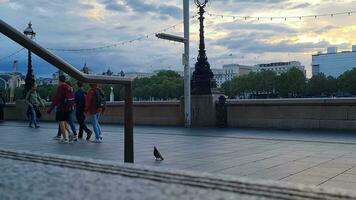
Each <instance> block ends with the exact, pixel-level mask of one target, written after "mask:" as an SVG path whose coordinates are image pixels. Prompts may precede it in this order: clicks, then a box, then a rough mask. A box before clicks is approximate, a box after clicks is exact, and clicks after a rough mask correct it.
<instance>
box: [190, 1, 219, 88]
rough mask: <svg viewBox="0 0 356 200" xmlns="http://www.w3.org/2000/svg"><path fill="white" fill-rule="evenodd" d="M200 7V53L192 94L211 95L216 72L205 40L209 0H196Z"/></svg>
mask: <svg viewBox="0 0 356 200" xmlns="http://www.w3.org/2000/svg"><path fill="white" fill-rule="evenodd" d="M194 2H195V4H196V5H197V7H198V8H199V12H198V14H199V23H200V29H199V32H200V34H199V38H200V41H199V55H198V58H197V62H196V64H195V70H194V72H193V77H192V94H193V95H209V94H211V86H214V85H215V84H214V79H213V78H214V74H213V72H212V71H211V69H210V64H209V62H208V57H207V56H206V51H205V42H204V13H205V10H204V8H205V6H206V4H207V3H208V0H194Z"/></svg>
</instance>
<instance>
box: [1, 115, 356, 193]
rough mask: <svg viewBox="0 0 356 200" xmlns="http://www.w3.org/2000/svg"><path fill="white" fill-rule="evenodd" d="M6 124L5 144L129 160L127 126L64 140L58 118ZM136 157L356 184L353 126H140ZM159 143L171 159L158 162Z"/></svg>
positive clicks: (166, 164)
mask: <svg viewBox="0 0 356 200" xmlns="http://www.w3.org/2000/svg"><path fill="white" fill-rule="evenodd" d="M41 125H42V126H41V128H40V129H31V128H28V127H27V126H26V123H22V122H5V123H2V124H0V138H1V139H0V148H5V149H18V150H30V151H33V152H45V153H54V154H63V155H73V156H80V157H88V158H95V159H102V160H114V161H118V162H122V161H123V137H122V136H123V127H122V126H111V125H106V126H104V127H103V131H104V143H102V144H94V143H87V142H85V141H81V142H77V143H75V144H69V145H63V144H58V143H56V142H55V141H54V140H52V137H53V136H54V135H55V134H56V132H57V129H56V128H57V125H56V124H54V123H42V124H41ZM134 133H135V162H136V163H139V164H144V165H150V166H161V167H167V168H171V169H183V170H191V171H200V172H211V173H222V174H231V175H234V176H246V177H251V178H259V179H269V180H276V181H286V182H292V183H302V184H308V185H313V186H325V187H334V188H341V189H349V190H355V189H356V134H354V133H352V132H316V131H273V130H244V129H184V128H179V127H147V126H138V127H135V130H134ZM153 145H156V146H157V147H158V148H159V150H160V151H161V152H162V154H163V156H164V157H165V160H164V161H163V162H156V161H154V159H153V156H152V150H153Z"/></svg>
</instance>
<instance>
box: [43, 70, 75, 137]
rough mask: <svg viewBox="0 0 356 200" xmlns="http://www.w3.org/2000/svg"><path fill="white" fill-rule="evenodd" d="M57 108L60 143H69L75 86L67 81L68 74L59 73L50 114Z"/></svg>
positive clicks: (49, 110)
mask: <svg viewBox="0 0 356 200" xmlns="http://www.w3.org/2000/svg"><path fill="white" fill-rule="evenodd" d="M54 108H56V121H58V123H59V127H60V131H61V134H62V139H61V140H60V141H59V142H60V143H64V144H67V143H69V133H68V134H67V132H66V127H67V121H68V120H69V118H70V116H69V115H70V114H71V112H72V111H73V110H74V95H73V88H72V87H70V86H69V85H68V84H67V83H66V76H65V75H59V77H58V87H57V91H56V96H55V97H54V99H53V102H52V105H51V107H50V108H49V109H48V110H47V113H48V114H50V113H51V112H52V110H53V109H54Z"/></svg>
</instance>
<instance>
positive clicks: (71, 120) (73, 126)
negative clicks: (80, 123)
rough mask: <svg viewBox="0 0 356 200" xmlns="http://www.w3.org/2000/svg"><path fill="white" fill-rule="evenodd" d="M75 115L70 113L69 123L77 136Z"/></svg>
mask: <svg viewBox="0 0 356 200" xmlns="http://www.w3.org/2000/svg"><path fill="white" fill-rule="evenodd" d="M73 113H74V112H73V111H72V112H70V114H69V118H68V121H67V122H68V124H69V126H70V129H72V132H73V134H74V135H77V130H76V128H75V124H74V114H73Z"/></svg>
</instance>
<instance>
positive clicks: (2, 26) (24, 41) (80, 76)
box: [0, 19, 134, 163]
mask: <svg viewBox="0 0 356 200" xmlns="http://www.w3.org/2000/svg"><path fill="white" fill-rule="evenodd" d="M0 32H1V33H2V34H4V35H5V36H7V37H8V38H10V39H11V40H13V41H15V42H16V43H18V44H19V45H21V46H23V47H24V48H26V49H28V50H29V51H31V52H33V53H34V54H36V55H37V56H39V57H41V58H42V59H44V60H45V61H47V62H48V63H50V64H52V65H53V66H55V67H57V68H58V69H60V70H62V71H63V72H65V73H66V74H68V75H69V76H71V77H73V78H75V79H77V80H79V81H82V82H86V83H102V84H120V85H124V86H125V110H124V119H125V130H124V161H125V162H128V163H133V162H134V137H133V110H132V103H133V100H132V79H131V78H123V77H117V76H116V77H115V76H101V75H88V74H84V73H82V72H81V71H79V70H78V69H76V68H75V67H73V66H72V65H71V64H69V63H67V62H66V61H64V60H63V59H61V58H60V57H58V56H56V55H54V54H53V53H51V52H50V51H48V50H47V49H45V48H43V47H42V46H40V45H39V44H37V43H36V42H34V41H32V40H30V39H29V38H27V37H26V36H25V35H23V34H22V33H21V32H19V31H17V30H16V29H14V28H13V27H11V26H10V25H8V24H7V23H5V22H4V21H2V20H1V19H0Z"/></svg>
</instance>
